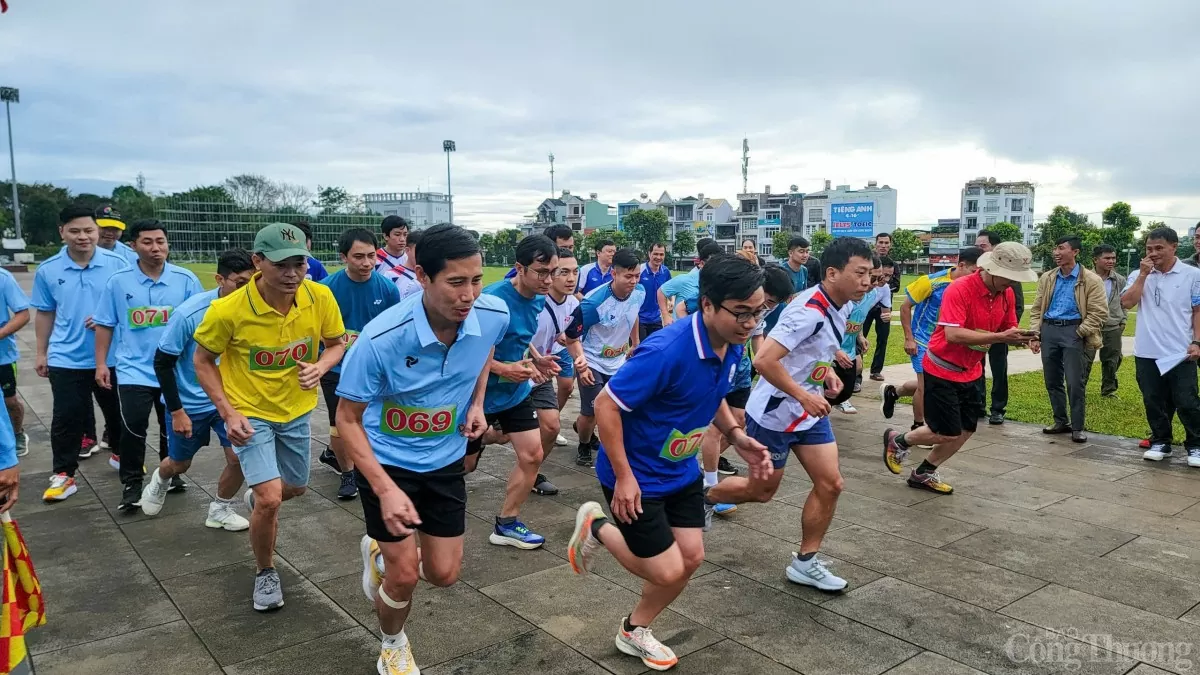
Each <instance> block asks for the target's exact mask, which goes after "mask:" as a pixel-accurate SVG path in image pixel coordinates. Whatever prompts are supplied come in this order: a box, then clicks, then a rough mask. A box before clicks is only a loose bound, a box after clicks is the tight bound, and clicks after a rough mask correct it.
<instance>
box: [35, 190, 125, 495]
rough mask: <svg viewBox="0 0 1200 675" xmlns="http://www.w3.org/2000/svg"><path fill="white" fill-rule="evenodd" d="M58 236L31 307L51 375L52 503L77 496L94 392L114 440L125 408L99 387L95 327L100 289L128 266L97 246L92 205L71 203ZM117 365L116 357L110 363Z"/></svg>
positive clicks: (44, 367)
mask: <svg viewBox="0 0 1200 675" xmlns="http://www.w3.org/2000/svg"><path fill="white" fill-rule="evenodd" d="M58 219H59V223H60V225H59V227H58V232H59V235H60V236H61V237H62V238H63V241H64V242H65V243H66V246H64V247H63V250H62V251H59V252H58V253H57V254H55V255H53V256H50V257H49V258H47V259H46V261H45V262H43V263H42V264H41V265H40V266H39V267H38V269H37V272H36V273H35V274H34V277H33V302H32V304H33V306H34V307H35V308H36V309H37V310H38V311H37V316H36V317H35V318H34V328H35V331H36V335H37V357H36V362H35V363H36V365H35V370H36V371H37V374H38V375H39V376H40V377H48V378H50V390H51V392H52V393H53V395H54V412H53V417H52V419H51V422H50V448H51V451H52V452H53V454H54V463H53V468H52V469H51V476H50V487H48V488H47V489H46V492H45V493H44V494H43V495H42V499H44V500H46V501H62V500H64V499H66V498H67V497H70V496H71V495H73V494H75V492H76V489H77V488H76V486H75V469H77V468H79V456H80V452H79V448H80V444H81V443H82V441H83V435H84V433H85V432H86V431H87V430H88V426H89V425H92V426H94V425H95V421H94V420H93V419H92V416H91V415H88V414H86V411H91V409H92V396H93V394H94V395H95V397H96V402H97V403H99V404H100V411H101V413H103V415H104V423H105V426H107V427H108V429H109V432H110V439H111V440H112V442H113V443H118V442H119V441H120V436H121V412H120V406H119V404H118V402H117V393H116V391H115V390H112V389H104V388H102V387H100V386H99V385H97V384H96V345H95V333H94V332H93V328H94V326H95V324H94V323H93V321H92V313H93V312H95V311H96V305H97V304H98V302H99V299H100V294H101V293H102V292H103V291H104V286H105V284H107V283H108V278H109V277H110V276H112V275H113V273H114V272H116V271H117V270H120V269H123V268H124V267H126V263H125V261H124V260H123V259H122V258H121V257H120V256H118V255H116V254H114V253H110V252H109V251H107V250H105V249H102V248H98V247H97V246H96V241H97V240H98V239H99V236H100V235H99V228H97V227H96V220H95V219H94V218H93V217H92V210H91V209H89V208H84V207H79V206H68V207H67V208H65V209H63V210H62V212H61V213H60V214H59V217H58ZM115 363H116V355H115V354H110V355H109V359H108V365H110V366H111V365H113V364H115Z"/></svg>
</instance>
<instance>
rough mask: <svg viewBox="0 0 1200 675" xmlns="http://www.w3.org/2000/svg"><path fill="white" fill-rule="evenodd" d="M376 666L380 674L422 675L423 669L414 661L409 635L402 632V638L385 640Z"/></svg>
mask: <svg viewBox="0 0 1200 675" xmlns="http://www.w3.org/2000/svg"><path fill="white" fill-rule="evenodd" d="M375 666H376V668H377V669H378V671H379V675H421V669H420V668H418V667H417V664H416V662H415V661H413V655H412V647H411V646H410V645H409V643H408V636H407V635H405V634H404V633H400V639H399V640H398V641H396V642H388V641H384V643H383V650H382V651H380V653H379V662H378V663H376V664H375Z"/></svg>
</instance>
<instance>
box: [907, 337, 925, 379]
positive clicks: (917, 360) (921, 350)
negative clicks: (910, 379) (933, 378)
mask: <svg viewBox="0 0 1200 675" xmlns="http://www.w3.org/2000/svg"><path fill="white" fill-rule="evenodd" d="M908 358H909V359H910V360H911V361H912V367H913V372H914V373H922V374H924V373H925V368H924V367H922V366H921V359H924V358H925V345H920V344H919V345H917V355H916V356H910V357H908Z"/></svg>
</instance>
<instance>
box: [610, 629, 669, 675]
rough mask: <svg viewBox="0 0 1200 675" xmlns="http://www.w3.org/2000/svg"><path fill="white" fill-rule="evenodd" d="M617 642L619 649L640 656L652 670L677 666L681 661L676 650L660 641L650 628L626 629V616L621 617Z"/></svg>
mask: <svg viewBox="0 0 1200 675" xmlns="http://www.w3.org/2000/svg"><path fill="white" fill-rule="evenodd" d="M616 643H617V649H619V650H621V652H623V653H625V654H628V655H630V656H636V657H638V658H639V659H641V660H642V663H643V664H645V666H646V667H647V668H650V669H651V670H670V669H671V668H674V667H675V664H676V663H679V658H678V657H676V656H675V652H673V651H671V648H670V647H668V646H666V645H664V644H663V643H661V642H659V641H658V639H657V638H655V637H654V633H651V632H650V629H649V628H644V627H642V626H639V627H637V628H634V629H633V631H632V632H628V631H626V630H625V619H624V618H622V619H621V625H620V626H618V627H617V640H616Z"/></svg>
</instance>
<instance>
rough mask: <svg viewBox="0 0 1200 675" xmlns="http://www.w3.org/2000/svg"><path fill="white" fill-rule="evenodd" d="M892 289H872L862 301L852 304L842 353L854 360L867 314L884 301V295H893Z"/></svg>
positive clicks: (843, 339) (843, 338)
mask: <svg viewBox="0 0 1200 675" xmlns="http://www.w3.org/2000/svg"><path fill="white" fill-rule="evenodd" d="M891 292H892V289H890V288H888V287H887V286H884V287H882V288H872V289H871V290H869V291H867V294H866V295H864V296H863V299H862V300H859V301H858V302H853V303H850V313H849V314H848V315H847V316H846V334H845V336H844V337H842V351H844V352H846V355H847V356H849V357H850V358H851V359H853V358H854V356H855V353H856V350H857V347H858V335H859V334H860V333H862V329H863V324H864V323H865V322H866V320H867V314H870V313H871V309H872V308H873V307H875V305H877V304H879V302H880V301H881V300H882V299H883V294H884V293H889V294H890V293H891Z"/></svg>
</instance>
